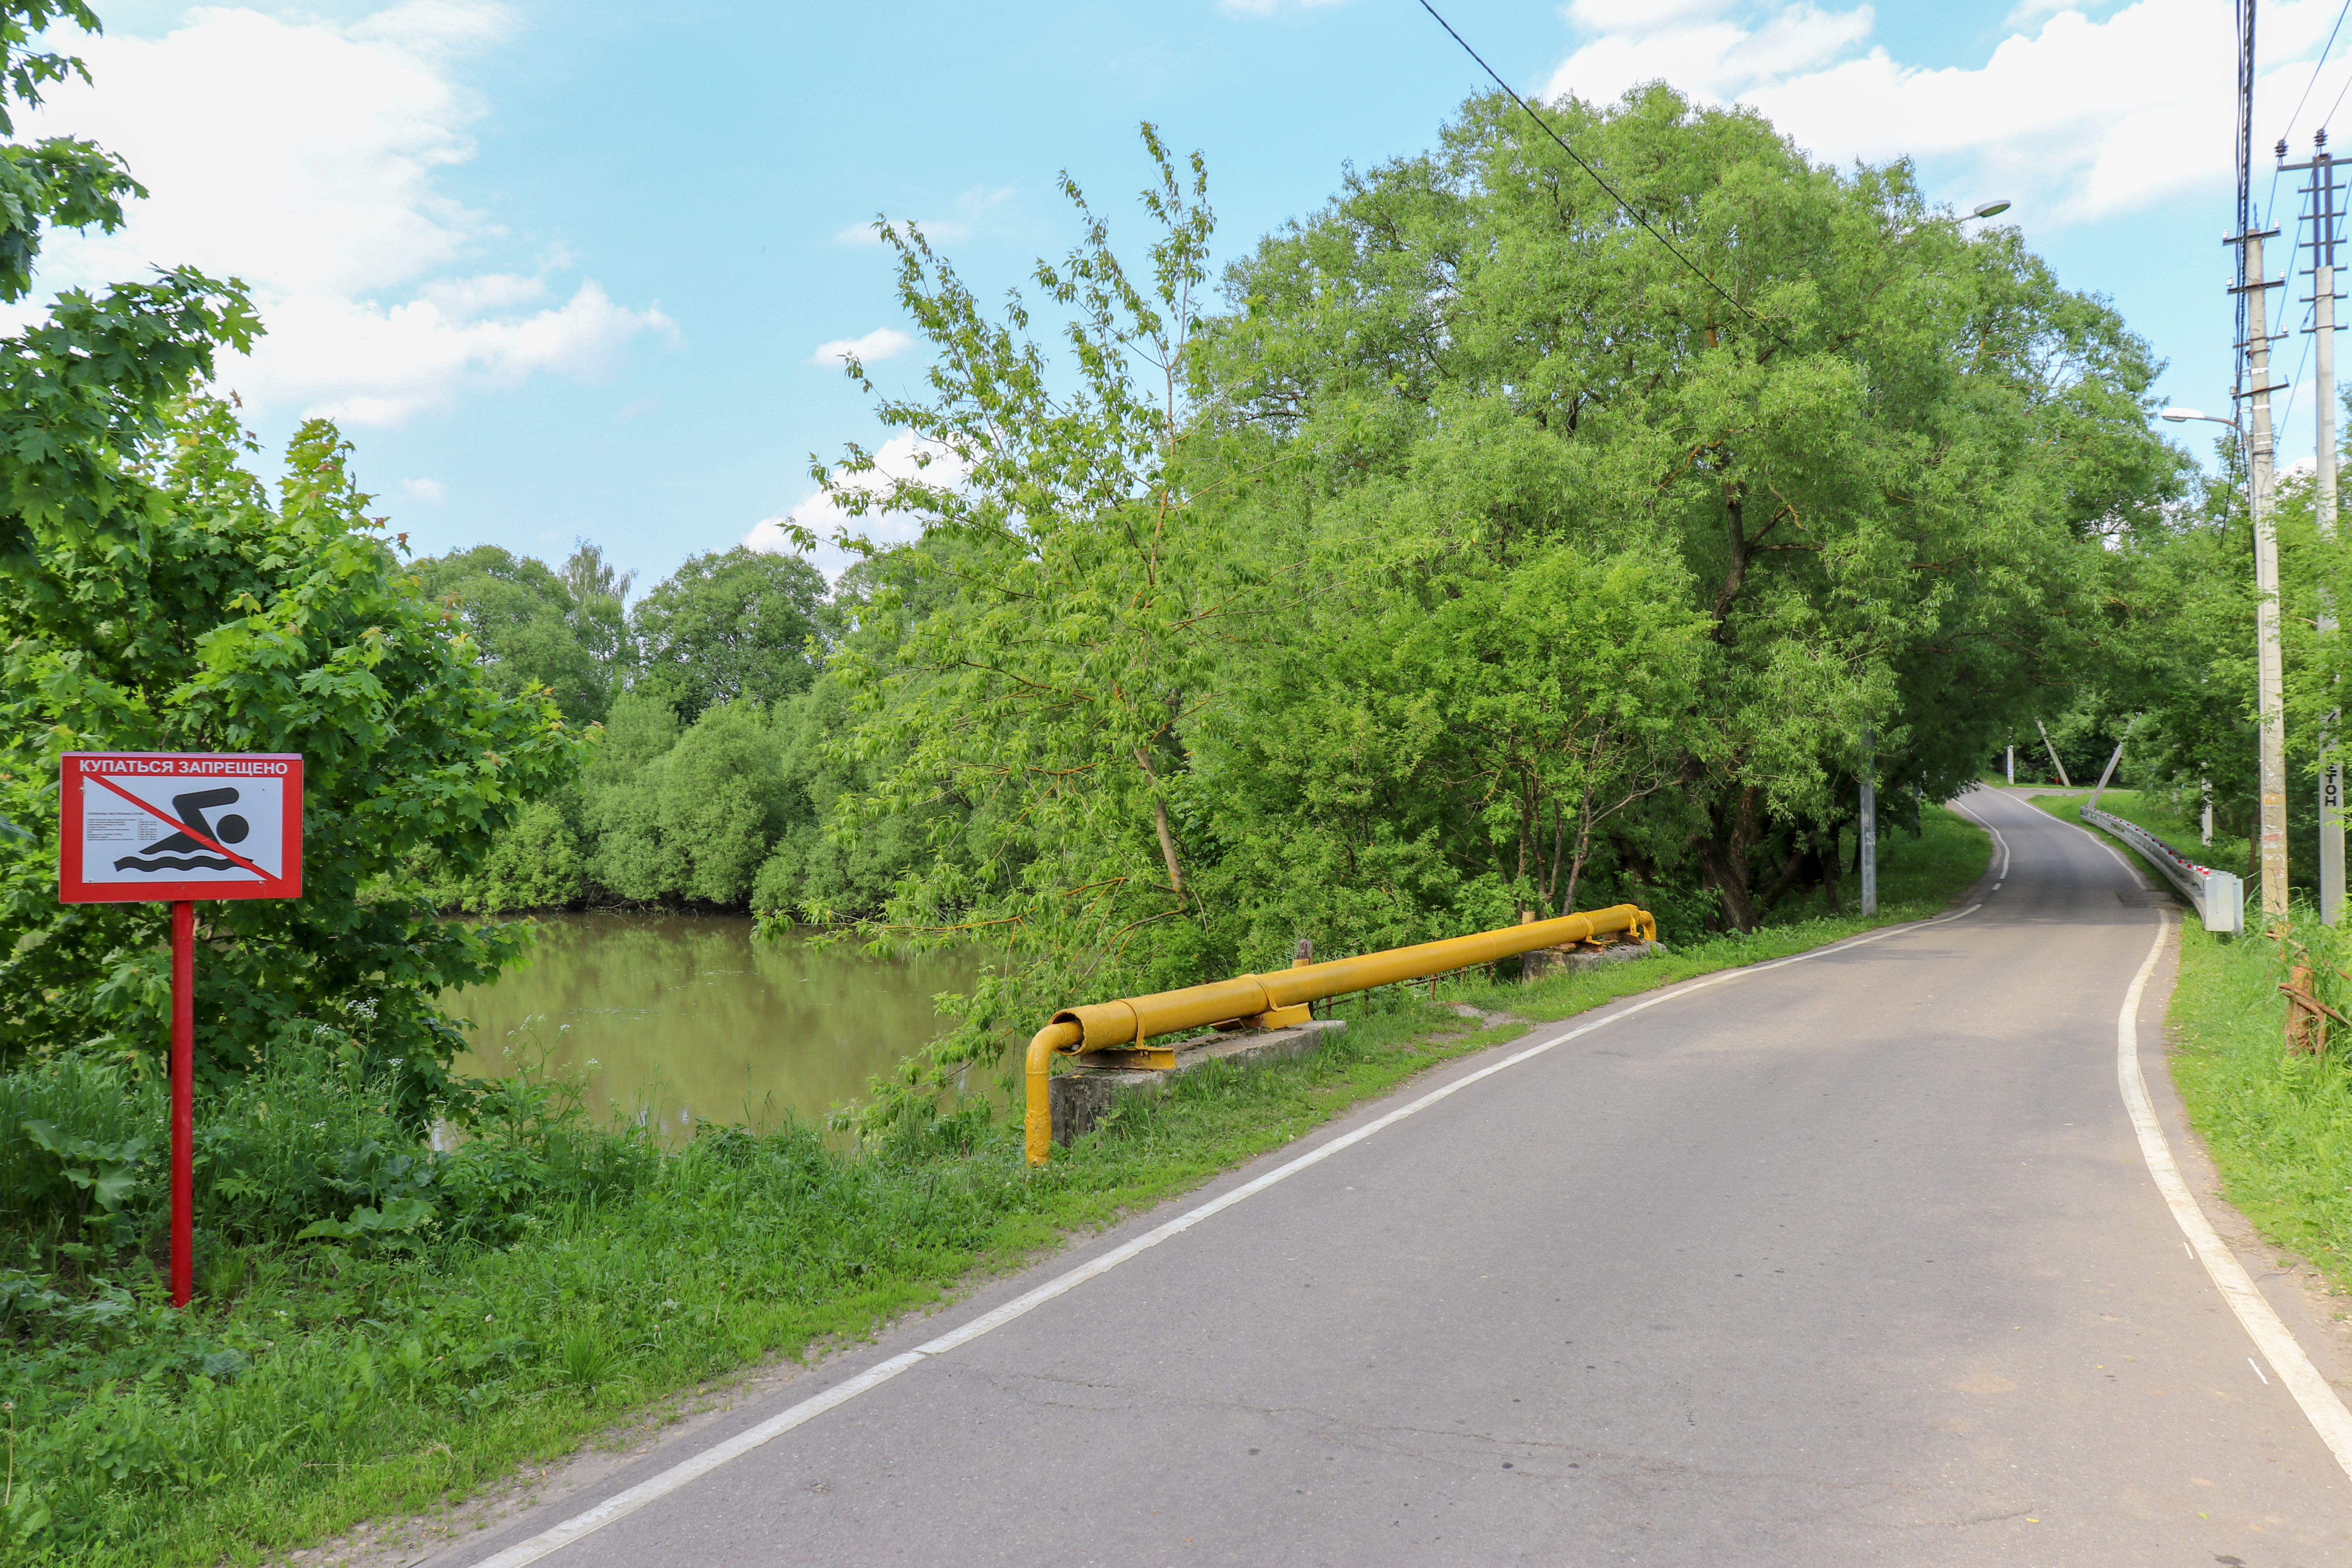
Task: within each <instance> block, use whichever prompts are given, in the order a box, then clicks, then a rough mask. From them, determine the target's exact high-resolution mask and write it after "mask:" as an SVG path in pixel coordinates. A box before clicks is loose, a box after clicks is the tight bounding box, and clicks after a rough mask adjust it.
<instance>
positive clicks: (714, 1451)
mask: <svg viewBox="0 0 2352 1568" xmlns="http://www.w3.org/2000/svg"><path fill="white" fill-rule="evenodd" d="M1979 826H1983V827H1985V828H1986V829H1987V830H1988V831H1992V830H1991V827H1990V824H1986V823H1982V822H1979ZM1994 837H1996V838H1998V837H2000V836H1999V834H1998V833H1995V834H1994ZM2003 849H2004V853H2005V852H2006V845H2004V846H2003ZM1982 908H1984V902H1983V900H1978V901H1977V902H1975V903H1973V904H1970V905H1969V907H1968V908H1966V909H1964V910H1955V911H1953V912H1952V913H1950V914H1942V915H1936V916H1933V917H1931V918H1929V919H1927V920H1924V921H1905V922H1903V923H1902V924H1900V925H1891V926H1885V927H1882V928H1881V929H1879V930H1877V931H1865V932H1864V933H1863V934H1862V935H1860V936H1851V937H1847V938H1846V939H1844V940H1843V941H1842V942H1831V943H1830V944H1829V945H1827V946H1826V947H1817V948H1813V949H1812V950H1811V951H1810V952H1797V953H1791V954H1790V955H1789V956H1788V957H1786V958H1775V959H1772V960H1769V962H1767V963H1754V964H1747V965H1743V966H1742V967H1740V968H1738V969H1725V970H1719V971H1717V973H1713V974H1705V975H1700V976H1697V977H1696V978H1694V979H1692V980H1689V981H1686V982H1684V983H1683V984H1676V985H1670V986H1668V987H1666V988H1665V989H1664V990H1662V991H1656V992H1653V993H1652V994H1649V995H1647V996H1644V997H1643V998H1642V999H1641V1000H1640V1001H1638V1002H1635V1003H1634V1004H1633V1005H1631V1006H1627V1007H1620V1008H1618V1009H1617V1010H1616V1011H1615V1012H1613V1013H1608V1014H1604V1015H1603V1016H1601V1017H1598V1018H1594V1019H1591V1020H1590V1021H1588V1022H1586V1023H1583V1024H1580V1025H1579V1026H1576V1027H1575V1028H1572V1029H1569V1030H1565V1031H1563V1032H1562V1033H1560V1034H1558V1035H1554V1036H1553V1037H1551V1038H1549V1039H1548V1040H1543V1041H1539V1042H1538V1043H1537V1044H1535V1045H1532V1046H1529V1047H1527V1048H1526V1049H1524V1050H1520V1051H1515V1052H1513V1053H1512V1054H1511V1055H1510V1056H1507V1057H1506V1058H1503V1059H1502V1060H1501V1061H1498V1062H1493V1063H1489V1064H1488V1065H1487V1066H1486V1067H1483V1068H1479V1069H1478V1070H1477V1071H1475V1072H1471V1073H1465V1074H1464V1075H1463V1076H1462V1077H1460V1078H1457V1079H1454V1080H1452V1081H1451V1082H1449V1083H1444V1084H1440V1085H1439V1086H1438V1087H1437V1088H1435V1089H1432V1090H1430V1091H1429V1092H1428V1093H1427V1094H1424V1095H1423V1096H1422V1097H1421V1098H1419V1099H1418V1100H1413V1101H1412V1102H1411V1103H1410V1104H1406V1105H1401V1106H1399V1107H1398V1108H1397V1109H1396V1110H1391V1111H1390V1112H1389V1113H1388V1114H1387V1115H1385V1116H1382V1117H1381V1118H1379V1119H1378V1120H1377V1121H1368V1122H1366V1123H1365V1124H1364V1125H1363V1126H1361V1127H1359V1128H1357V1129H1356V1130H1355V1131H1352V1132H1347V1133H1343V1134H1341V1135H1340V1136H1339V1137H1337V1138H1334V1139H1332V1140H1331V1141H1330V1142H1327V1143H1321V1144H1318V1145H1317V1146H1316V1147H1315V1148H1313V1149H1310V1150H1308V1151H1307V1152H1306V1153H1304V1154H1301V1155H1299V1156H1297V1158H1296V1159H1293V1160H1289V1161H1287V1162H1286V1163H1283V1164H1281V1165H1278V1166H1276V1168H1275V1169H1273V1170H1271V1171H1268V1172H1266V1173H1265V1174H1264V1175H1262V1176H1259V1177H1257V1178H1255V1180H1253V1181H1248V1182H1244V1184H1241V1185H1240V1186H1238V1187H1235V1188H1234V1190H1233V1191H1231V1192H1229V1193H1224V1194H1220V1195H1219V1196H1217V1197H1214V1198H1212V1199H1210V1200H1209V1201H1208V1202H1207V1203H1205V1204H1202V1205H1199V1206H1197V1207H1195V1208H1192V1209H1188V1210H1186V1211H1185V1212H1184V1213H1182V1214H1181V1215H1177V1216H1176V1217H1175V1218H1174V1219H1171V1220H1169V1221H1167V1222H1165V1223H1164V1224H1161V1225H1159V1226H1153V1227H1152V1228H1151V1229H1150V1230H1148V1231H1146V1232H1145V1233H1144V1234H1143V1235H1141V1236H1139V1237H1135V1238H1133V1239H1132V1240H1130V1241H1128V1242H1126V1243H1124V1244H1122V1245H1120V1246H1118V1247H1113V1248H1112V1249H1111V1250H1110V1251H1108V1252H1106V1253H1104V1254H1103V1255H1102V1256H1101V1257H1099V1258H1092V1259H1090V1260H1088V1261H1087V1262H1085V1263H1081V1264H1080V1265H1078V1266H1077V1267H1076V1268H1072V1269H1068V1270H1066V1271H1065V1272H1063V1273H1061V1274H1057V1275H1055V1277H1054V1278H1053V1279H1048V1280H1047V1281H1045V1283H1044V1284H1043V1285H1040V1286H1038V1287H1037V1288H1036V1289H1033V1290H1029V1291H1026V1292H1024V1293H1023V1294H1022V1295H1019V1296H1016V1297H1014V1298H1013V1300H1010V1301H1007V1302H1005V1303H1004V1304H1003V1306H1000V1307H996V1308H994V1309H992V1310H989V1311H986V1312H983V1313H982V1314H981V1315H980V1316H979V1317H977V1318H974V1319H973V1320H972V1321H971V1322H969V1323H966V1324H964V1325H963V1326H962V1327H961V1328H958V1329H953V1330H950V1331H948V1332H947V1333H944V1334H941V1335H940V1337H939V1338H937V1339H934V1340H929V1341H927V1342H924V1343H922V1344H919V1345H918V1346H916V1347H915V1348H914V1349H913V1350H911V1351H908V1352H903V1353H901V1354H899V1355H896V1356H893V1357H891V1358H890V1359H889V1360H888V1361H886V1362H883V1363H879V1364H878V1365H876V1366H872V1367H869V1368H867V1369H866V1371H865V1372H862V1373H858V1374H857V1375H856V1376H855V1377H852V1378H850V1379H848V1380H847V1381H845V1382H844V1383H841V1384H836V1385H835V1387H832V1388H829V1389H827V1390H825V1392H824V1393H823V1394H814V1395H812V1396H811V1397H809V1398H807V1399H803V1400H802V1401H801V1402H800V1403H799V1404H797V1405H793V1406H792V1407H791V1408H789V1409H786V1410H783V1411H780V1412H779V1413H777V1414H776V1415H772V1416H770V1417H769V1418H768V1419H767V1420H765V1421H762V1422H761V1423H759V1424H758V1425H757V1426H749V1427H746V1428H745V1429H744V1430H742V1431H740V1432H738V1433H737V1434H736V1435H735V1436H732V1437H730V1438H728V1439H726V1440H725V1441H724V1442H721V1443H716V1444H713V1445H712V1446H711V1447H709V1448H706V1449H704V1450H703V1451H702V1452H701V1453H699V1454H696V1455H694V1456H692V1457H691V1458H685V1459H681V1460H679V1461H678V1462H677V1464H675V1465H672V1466H671V1467H669V1468H667V1469H666V1470H662V1471H660V1472H658V1473H657V1474H655V1475H652V1476H648V1477H647V1478H646V1479H644V1480H642V1481H639V1482H638V1483H637V1484H636V1485H635V1486H633V1487H631V1488H629V1489H626V1490H625V1491H620V1492H615V1493H614V1495H612V1496H611V1497H608V1498H606V1499H605V1500H604V1501H602V1502H600V1503H597V1504H595V1505H594V1506H593V1507H592V1508H588V1509H585V1510H582V1511H581V1512H579V1513H576V1514H573V1515H572V1517H571V1518H570V1519H567V1520H564V1521H562V1522H560V1523H557V1524H554V1525H551V1526H549V1527H548V1528H547V1529H545V1530H543V1531H540V1532H539V1533H538V1534H537V1535H534V1536H530V1537H529V1538H528V1539H526V1540H523V1541H519V1542H515V1543H514V1544H513V1545H512V1546H509V1547H508V1548H506V1549H505V1550H504V1551H502V1552H495V1553H493V1554H492V1555H490V1556H488V1557H485V1558H482V1559H480V1560H478V1562H476V1563H473V1564H471V1568H527V1565H528V1564H530V1563H536V1562H538V1561H539V1560H540V1559H541V1558H542V1557H545V1556H547V1555H548V1554H549V1553H551V1552H560V1551H562V1549H563V1548H564V1547H566V1546H569V1545H571V1544H572V1542H575V1541H578V1540H580V1539H582V1538H583V1537H584V1536H588V1535H592V1534H593V1533H594V1532H596V1531H599V1530H602V1529H603V1528H604V1526H606V1525H608V1524H611V1523H613V1522H614V1521H615V1520H619V1519H624V1518H625V1517H627V1516H628V1515H630V1514H632V1513H635V1511H636V1510H639V1509H641V1508H643V1507H645V1506H646V1504H647V1503H650V1502H655V1501H657V1500H660V1499H661V1498H664V1497H667V1496H668V1495H669V1494H670V1493H671V1492H674V1491H677V1489H679V1488H681V1487H684V1486H686V1485H688V1483H689V1482H692V1481H695V1480H698V1479H701V1478H702V1477H703V1476H706V1475H708V1474H709V1473H710V1472H711V1471H712V1470H715V1469H717V1468H719V1467H720V1466H721V1465H725V1464H728V1463H730V1462H731V1461H733V1460H735V1459H739V1458H742V1457H743V1456H744V1455H745V1454H748V1453H750V1452H751V1450H752V1449H754V1448H757V1447H760V1446H761V1445H762V1444H764V1443H766V1442H768V1441H769V1440H770V1439H771V1438H773V1437H780V1436H782V1435H783V1434H785V1433H786V1432H789V1431H791V1430H792V1429H793V1427H795V1426H800V1425H802V1424H803V1423H804V1422H807V1421H809V1420H812V1419H814V1417H816V1416H819V1415H824V1413H825V1412H826V1411H828V1410H831V1409H833V1408H835V1406H836V1405H846V1404H848V1403H849V1402H850V1401H851V1400H852V1399H855V1398H856V1397H857V1396H858V1395H859V1394H864V1393H866V1391H867V1390H868V1389H872V1388H877V1387H879V1386H880V1385H882V1384H885V1383H887V1382H889V1381H890V1380H891V1379H892V1378H894V1377H896V1376H898V1374H899V1373H902V1372H905V1371H907V1370H908V1369H909V1368H911V1367H914V1366H917V1365H919V1364H920V1363H923V1362H926V1361H929V1360H930V1359H931V1358H932V1357H934V1356H938V1355H943V1354H945V1353H946V1352H949V1351H951V1350H954V1349H957V1348H958V1347H960V1346H962V1345H965V1344H969V1343H970V1342H972V1341H973V1340H976V1339H978V1338H980V1337H981V1336H982V1334H985V1333H989V1332H991V1331H994V1330H996V1329H1001V1328H1003V1326H1004V1325H1005V1324H1007V1323H1009V1322H1011V1321H1013V1320H1014V1319H1015V1318H1019V1317H1024V1316H1025V1315H1027V1314H1028V1313H1029V1312H1030V1311H1032V1310H1034V1309H1036V1308H1038V1307H1042V1306H1044V1305H1045V1303H1046V1302H1048V1301H1050V1300H1054V1299H1055V1297H1058V1296H1062V1295H1066V1294H1067V1293H1068V1292H1069V1291H1071V1290H1075V1289H1077V1288H1078V1287H1079V1286H1081V1285H1083V1284H1085V1283H1086V1282H1087V1280H1089V1279H1095V1278H1096V1277H1097V1276H1098V1275H1103V1274H1108V1273H1109V1272H1110V1271H1111V1270H1112V1269H1113V1268H1118V1266H1119V1265H1120V1264H1122V1263H1125V1262H1127V1261H1128V1260H1129V1259H1130V1258H1135V1257H1137V1256H1138V1255H1139V1254H1141V1253H1144V1252H1147V1251H1149V1250H1150V1248H1152V1247H1157V1246H1159V1245H1160V1243H1161V1242H1163V1241H1165V1240H1167V1239H1168V1238H1170V1237H1174V1236H1179V1235H1181V1234H1182V1233H1183V1232H1185V1231H1188V1230H1190V1229H1192V1227H1193V1226H1196V1225H1198V1224H1200V1223H1201V1222H1202V1220H1204V1219H1208V1218H1210V1217H1212V1216H1213V1215H1218V1214H1222V1213H1223V1212H1224V1211H1225V1210H1226V1209H1229V1208H1231V1207H1233V1206H1234V1205H1235V1204H1238V1203H1240V1202H1242V1201H1243V1200H1244V1199H1246V1198H1252V1197H1255V1196H1256V1195H1257V1194H1260V1193H1262V1192H1264V1191H1265V1190H1266V1189H1267V1188H1268V1187H1271V1186H1273V1185H1275V1184H1276V1183H1278V1182H1283V1181H1286V1180H1287V1179H1289V1178H1290V1177H1291V1176H1294V1175H1296V1174H1297V1173H1299V1172H1301V1171H1304V1170H1306V1169H1307V1168H1308V1167H1309V1166H1312V1165H1318V1164H1320V1163H1323V1162H1324V1161H1325V1160H1328V1159H1329V1158H1330V1157H1331V1156H1332V1155H1334V1154H1336V1153H1338V1152H1340V1151H1341V1150H1342V1149H1349V1148H1352V1147H1354V1146H1355V1145H1356V1144H1358V1143H1360V1142H1363V1141H1364V1140H1365V1139H1367V1138H1370V1136H1371V1135H1372V1134H1373V1133H1375V1132H1379V1131H1383V1130H1385V1129H1387V1128H1390V1127H1392V1126H1394V1125H1395V1124H1396V1123H1398V1122H1400V1121H1403V1120H1404V1119H1405V1118H1406V1117H1408V1116H1412V1115H1413V1114H1414V1113H1416V1112H1418V1111H1420V1110H1425V1109H1427V1108H1428V1107H1430V1106H1432V1105H1434V1104H1436V1103H1437V1102H1438V1101H1439V1100H1445V1099H1448V1098H1450V1097H1452V1096H1453V1095H1454V1094H1456V1093H1458V1092H1460V1091H1461V1090H1463V1089H1467V1088H1469V1087H1470V1086H1471V1085H1472V1084H1474V1083H1479V1082H1482V1081H1484V1080H1485V1079H1490V1078H1492V1077H1494V1076H1495V1075H1496V1073H1499V1072H1502V1071H1504V1070H1505V1069H1507V1068H1515V1067H1517V1066H1518V1065H1519V1064H1520V1063H1521V1062H1523V1061H1527V1060H1528V1059H1529V1058H1533V1057H1539V1056H1542V1055H1543V1054H1544V1053H1545V1052H1547V1051H1549V1050H1551V1049H1553V1048H1554V1047H1559V1046H1564V1045H1566V1044H1568V1042H1569V1041H1570V1040H1573V1039H1577V1038H1579V1037H1581V1036H1585V1035H1589V1034H1591V1033H1592V1031H1594V1030H1595V1029H1600V1028H1605V1027H1607V1026H1609V1025H1611V1024H1613V1023H1616V1022H1617V1021H1618V1020H1619V1019H1621V1018H1630V1017H1632V1016H1633V1015H1634V1014H1636V1013H1645V1012H1647V1011H1649V1010H1650V1009H1651V1008H1653V1007H1656V1006H1659V1005H1663V1004H1664V1003H1667V1002H1671V1001H1674V1000H1675V999H1677V998H1679V997H1684V996H1687V995H1689V994H1691V993H1692V992H1694V991H1704V990H1706V989H1708V988H1709V987H1711V986H1716V985H1722V984H1727V983H1729V982H1731V981H1734V980H1738V979H1741V978H1743V977H1745V976H1747V975H1750V974H1762V973H1766V972H1767V971H1769V970H1774V969H1785V968H1787V967H1788V966H1789V965H1790V964H1792V963H1807V962H1809V961H1810V960H1812V959H1816V958H1826V957H1828V956H1829V955H1830V954H1832V953H1833V952H1844V951H1846V950H1847V949H1849V948H1855V947H1864V946H1867V945H1868V944H1870V943H1871V942H1884V941H1885V940H1886V939H1887V938H1888V937H1892V936H1901V935H1903V934H1905V933H1906V932H1908V931H1925V930H1926V929H1927V928H1928V927H1930V926H1938V925H1947V924H1949V923H1950V922H1951V921H1958V920H1966V919H1967V918H1968V917H1969V916H1970V915H1972V914H1974V913H1976V912H1977V911H1978V910H1980V909H1982Z"/></svg>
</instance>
